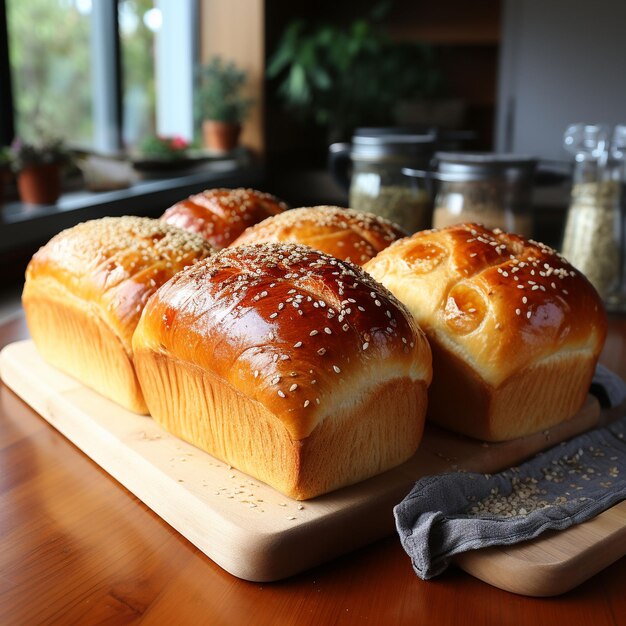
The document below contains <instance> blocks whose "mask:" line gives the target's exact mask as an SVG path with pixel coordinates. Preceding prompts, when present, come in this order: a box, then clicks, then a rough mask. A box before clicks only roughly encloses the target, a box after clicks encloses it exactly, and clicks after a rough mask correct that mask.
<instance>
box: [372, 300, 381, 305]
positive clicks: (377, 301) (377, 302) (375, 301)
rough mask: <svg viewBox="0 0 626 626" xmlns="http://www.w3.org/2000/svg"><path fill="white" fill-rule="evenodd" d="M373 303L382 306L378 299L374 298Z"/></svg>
mask: <svg viewBox="0 0 626 626" xmlns="http://www.w3.org/2000/svg"><path fill="white" fill-rule="evenodd" d="M374 304H375V305H376V306H382V305H381V304H380V300H374Z"/></svg>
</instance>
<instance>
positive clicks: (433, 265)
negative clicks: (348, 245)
mask: <svg viewBox="0 0 626 626" xmlns="http://www.w3.org/2000/svg"><path fill="white" fill-rule="evenodd" d="M365 269H366V271H368V272H370V273H371V275H372V276H373V277H374V278H376V279H377V280H379V281H381V282H382V283H383V284H384V285H385V286H386V287H388V288H389V289H390V290H391V291H392V292H393V293H394V294H395V295H396V297H397V298H398V299H399V300H401V301H402V302H404V303H405V304H406V305H407V306H408V308H409V310H410V311H411V312H412V313H413V315H414V316H415V318H416V320H417V322H418V323H419V324H420V326H421V327H422V328H423V329H424V331H425V332H426V335H427V337H428V339H429V341H430V344H431V348H432V351H433V384H432V386H431V388H430V394H429V414H428V416H429V418H430V419H432V420H433V421H435V422H437V423H439V424H441V425H443V426H445V427H447V428H449V429H451V430H455V431H457V432H460V433H463V434H466V435H470V436H472V437H476V438H480V439H484V440H487V441H500V440H506V439H513V438H516V437H520V436H523V435H527V434H530V433H533V432H538V431H541V430H543V429H545V428H548V427H550V426H552V425H554V424H556V423H558V422H560V421H563V420H565V419H568V418H569V417H571V416H572V415H574V414H575V413H576V411H577V410H578V409H579V408H580V407H581V406H582V404H583V403H584V401H585V398H586V395H587V393H588V390H589V384H590V382H591V378H592V375H593V372H594V368H595V365H596V361H597V358H598V356H599V354H600V351H601V349H602V346H603V343H604V339H605V336H606V325H607V324H606V316H605V313H604V309H603V306H602V302H601V301H600V298H599V296H598V294H597V293H596V291H595V290H594V288H593V287H592V286H591V284H590V283H589V282H588V281H587V279H586V278H585V277H584V276H583V275H582V274H580V272H578V271H576V270H575V269H574V268H573V267H572V266H571V265H570V264H569V263H567V261H565V260H564V259H563V258H562V257H561V256H559V255H558V254H557V253H556V252H555V251H554V250H552V249H550V248H548V247H547V246H545V245H543V244H541V243H537V242H534V241H527V240H525V239H523V238H522V237H519V236H516V235H510V234H506V233H503V232H501V231H499V230H494V231H491V230H487V229H485V228H483V227H482V226H479V225H477V224H461V225H458V226H452V227H449V228H445V229H442V230H431V231H424V232H421V233H417V234H415V235H413V236H412V237H410V238H407V239H404V240H402V241H399V242H398V243H396V244H394V245H392V246H391V247H389V248H387V249H386V250H384V251H383V252H381V253H380V254H379V255H378V256H377V257H376V258H375V259H373V260H372V261H370V262H369V263H368V264H367V265H366V266H365Z"/></svg>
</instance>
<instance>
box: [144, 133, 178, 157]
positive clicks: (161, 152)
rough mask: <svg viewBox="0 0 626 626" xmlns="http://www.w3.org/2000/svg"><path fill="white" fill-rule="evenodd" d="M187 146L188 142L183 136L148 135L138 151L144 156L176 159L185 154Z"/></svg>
mask: <svg viewBox="0 0 626 626" xmlns="http://www.w3.org/2000/svg"><path fill="white" fill-rule="evenodd" d="M189 147H190V146H189V142H188V141H187V140H186V139H184V138H183V137H179V136H173V137H166V136H163V135H149V136H148V137H146V138H145V139H144V140H143V141H142V142H141V144H140V146H139V153H140V154H141V156H142V157H144V158H149V159H155V160H162V161H177V160H180V159H184V158H185V157H186V156H187V154H188V152H189Z"/></svg>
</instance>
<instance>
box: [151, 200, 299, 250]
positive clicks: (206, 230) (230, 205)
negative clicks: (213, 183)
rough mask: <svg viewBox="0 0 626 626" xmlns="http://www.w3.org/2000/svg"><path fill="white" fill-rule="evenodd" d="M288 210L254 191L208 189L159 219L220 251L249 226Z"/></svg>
mask: <svg viewBox="0 0 626 626" xmlns="http://www.w3.org/2000/svg"><path fill="white" fill-rule="evenodd" d="M287 208H288V207H287V205H286V204H285V203H284V202H282V201H281V200H279V199H278V198H276V197H275V196H272V195H271V194H269V193H264V192H262V191H257V190H255V189H243V188H237V189H224V188H219V189H207V190H205V191H203V192H202V193H198V194H195V195H193V196H189V198H187V199H186V200H182V201H180V202H177V203H176V204H175V205H173V206H171V207H170V208H169V209H167V211H165V213H164V214H163V215H162V217H161V219H162V220H163V221H164V222H166V223H167V224H172V225H173V226H178V227H179V228H184V229H185V230H188V231H191V232H194V233H197V234H199V235H201V236H202V237H204V239H206V240H207V241H208V242H209V243H210V244H211V245H212V246H213V247H214V248H215V249H216V250H221V249H222V248H224V247H226V246H227V245H228V244H229V243H231V242H232V241H233V240H234V239H236V238H237V237H238V236H239V235H240V234H241V233H242V232H243V231H244V230H245V229H246V228H248V227H249V226H252V225H253V224H256V223H257V222H260V221H261V220H264V219H266V218H268V217H271V216H272V215H277V214H279V213H281V212H282V211H285V210H287Z"/></svg>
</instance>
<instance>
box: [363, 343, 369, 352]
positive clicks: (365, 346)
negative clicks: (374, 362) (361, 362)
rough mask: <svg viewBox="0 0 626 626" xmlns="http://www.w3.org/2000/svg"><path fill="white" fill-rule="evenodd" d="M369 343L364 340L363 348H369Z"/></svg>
mask: <svg viewBox="0 0 626 626" xmlns="http://www.w3.org/2000/svg"><path fill="white" fill-rule="evenodd" d="M369 345H370V344H369V343H368V342H367V341H366V342H365V343H364V344H363V350H367V349H368V348H369Z"/></svg>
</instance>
